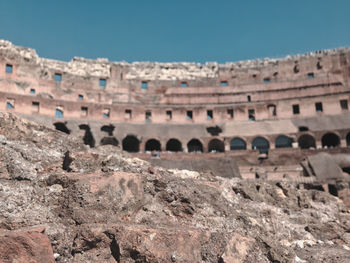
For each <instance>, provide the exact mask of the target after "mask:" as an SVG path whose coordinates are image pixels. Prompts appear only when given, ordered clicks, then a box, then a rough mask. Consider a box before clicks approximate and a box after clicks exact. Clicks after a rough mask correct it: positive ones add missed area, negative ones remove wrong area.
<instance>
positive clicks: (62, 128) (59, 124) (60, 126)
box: [53, 122, 70, 134]
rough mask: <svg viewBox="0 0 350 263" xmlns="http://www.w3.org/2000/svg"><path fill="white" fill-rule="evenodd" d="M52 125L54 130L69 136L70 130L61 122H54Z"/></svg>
mask: <svg viewBox="0 0 350 263" xmlns="http://www.w3.org/2000/svg"><path fill="white" fill-rule="evenodd" d="M53 125H55V129H56V130H58V131H61V132H64V133H67V134H70V130H69V129H68V128H67V126H66V124H65V123H63V122H55V123H54V124H53Z"/></svg>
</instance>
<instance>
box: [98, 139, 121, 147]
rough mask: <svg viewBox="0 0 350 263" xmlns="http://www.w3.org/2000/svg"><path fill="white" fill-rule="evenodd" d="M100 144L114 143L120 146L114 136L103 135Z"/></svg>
mask: <svg viewBox="0 0 350 263" xmlns="http://www.w3.org/2000/svg"><path fill="white" fill-rule="evenodd" d="M100 145H114V146H118V145H119V142H118V140H117V139H116V138H114V137H103V138H102V139H101V141H100Z"/></svg>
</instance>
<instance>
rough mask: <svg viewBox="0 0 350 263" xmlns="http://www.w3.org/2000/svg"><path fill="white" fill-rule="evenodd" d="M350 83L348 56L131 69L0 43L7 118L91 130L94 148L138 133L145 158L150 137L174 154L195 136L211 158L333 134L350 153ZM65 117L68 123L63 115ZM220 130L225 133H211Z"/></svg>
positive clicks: (335, 53)
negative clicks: (171, 145) (173, 148)
mask: <svg viewBox="0 0 350 263" xmlns="http://www.w3.org/2000/svg"><path fill="white" fill-rule="evenodd" d="M9 71H11V72H9ZM55 75H57V76H55ZM55 78H56V80H55ZM57 78H58V79H57ZM349 79H350V50H349V49H346V48H344V49H337V50H326V51H318V52H315V53H309V54H305V55H296V56H289V57H286V58H284V59H264V60H251V61H241V62H235V63H226V64H217V63H206V64H198V63H155V62H154V63H151V62H134V63H131V64H130V63H126V62H110V61H108V59H96V60H90V59H85V58H77V57H76V58H73V59H72V61H70V62H62V61H56V60H50V59H46V58H40V57H39V56H38V55H37V54H36V52H35V50H33V49H29V48H23V47H18V46H15V45H13V44H12V43H10V42H8V41H4V40H1V41H0V95H1V96H0V109H1V110H4V111H5V110H7V111H12V112H16V113H19V114H22V115H24V116H27V117H28V118H32V119H38V120H44V122H45V123H47V125H49V126H51V125H52V124H53V123H57V122H61V123H63V124H65V125H67V126H68V128H69V130H71V133H73V134H75V135H79V136H80V135H81V132H82V131H81V130H82V129H79V125H86V126H88V127H89V129H91V131H92V134H93V136H94V139H95V144H96V145H98V144H99V143H100V141H101V140H102V139H103V138H104V137H105V136H106V134H105V133H104V132H102V131H101V128H102V126H105V125H107V126H108V125H109V124H113V125H114V126H115V127H116V129H115V131H114V133H113V134H112V135H108V136H109V137H111V136H112V137H115V139H116V140H117V141H118V142H119V143H120V144H122V141H123V139H124V138H125V137H126V136H127V135H135V136H136V137H137V138H138V140H139V142H140V147H139V148H140V151H143V150H145V149H146V146H145V144H146V142H147V141H148V140H149V139H156V140H158V141H159V142H160V144H161V147H160V149H161V150H166V144H167V142H168V140H169V139H171V138H175V139H177V140H179V141H180V142H181V144H182V149H183V150H185V151H186V150H188V147H187V144H188V143H189V141H190V140H191V139H193V138H196V139H198V140H199V141H200V142H201V143H202V146H203V151H208V150H210V149H209V148H210V147H209V146H208V145H209V143H210V141H211V140H212V139H218V140H220V141H222V143H223V144H224V149H225V150H226V151H227V150H230V142H231V140H232V139H234V138H236V137H239V138H242V139H243V140H244V141H245V142H246V144H247V145H246V148H247V149H251V148H254V146H253V141H254V139H255V138H256V137H263V138H265V139H267V140H268V141H269V146H270V148H275V140H276V138H277V137H278V136H280V135H285V136H288V137H290V138H291V139H292V140H293V142H294V143H295V144H294V146H295V147H297V143H298V142H299V139H300V137H301V136H302V135H304V134H309V135H311V136H312V137H313V138H314V140H315V143H314V145H313V146H312V147H324V146H325V144H324V143H322V138H323V136H324V135H325V134H327V133H329V132H331V133H333V134H335V135H336V136H338V138H339V143H337V144H336V146H343V147H344V146H348V145H349V144H350V135H349V130H350V124H347V123H350V122H348V120H347V119H348V116H349V110H348V105H347V104H348V102H349V94H350V83H349ZM344 103H345V104H346V105H344ZM317 104H318V106H320V105H321V106H320V107H321V109H319V108H316V106H317ZM293 105H294V106H295V105H297V106H298V108H299V109H298V110H299V112H295V111H293ZM57 110H60V111H62V115H63V116H55V114H56V111H57ZM190 114H192V117H190V116H189V115H190ZM329 118H330V119H332V120H333V121H329ZM344 121H345V124H344ZM151 124H152V125H151ZM155 124H157V125H155ZM216 126H218V127H220V129H221V131H220V132H219V133H218V134H210V133H209V132H208V131H207V128H208V127H216ZM309 126H310V127H309ZM300 127H302V128H303V129H301V130H300ZM305 128H306V129H307V130H306V131H305ZM83 130H84V129H83ZM84 131H85V130H84ZM84 131H83V135H82V136H83V137H84ZM190 131H192V132H190ZM289 146H290V147H291V145H289Z"/></svg>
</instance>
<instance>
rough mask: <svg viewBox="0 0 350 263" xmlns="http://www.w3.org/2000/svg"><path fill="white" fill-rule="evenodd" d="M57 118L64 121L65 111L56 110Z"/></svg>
mask: <svg viewBox="0 0 350 263" xmlns="http://www.w3.org/2000/svg"><path fill="white" fill-rule="evenodd" d="M55 117H56V119H62V118H63V110H62V109H56V113H55Z"/></svg>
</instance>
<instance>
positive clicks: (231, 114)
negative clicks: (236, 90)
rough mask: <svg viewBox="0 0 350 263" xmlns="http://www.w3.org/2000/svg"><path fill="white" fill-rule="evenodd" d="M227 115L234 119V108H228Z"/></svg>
mask: <svg viewBox="0 0 350 263" xmlns="http://www.w3.org/2000/svg"><path fill="white" fill-rule="evenodd" d="M227 117H228V118H229V119H233V109H228V110H227Z"/></svg>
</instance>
